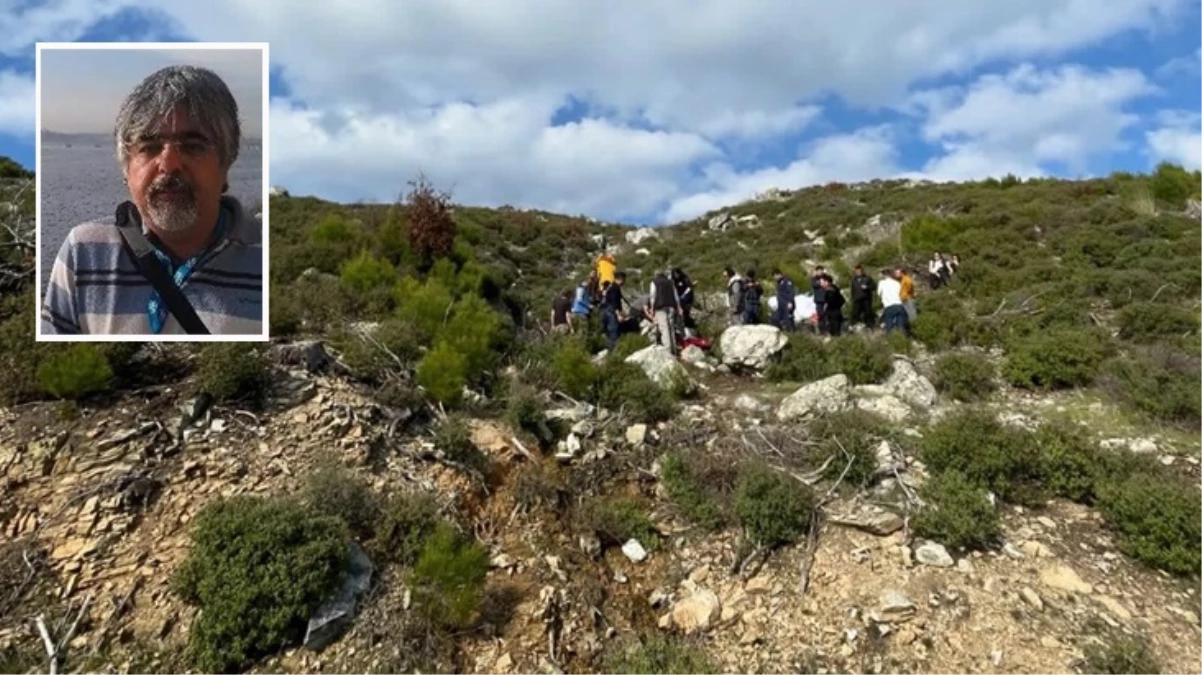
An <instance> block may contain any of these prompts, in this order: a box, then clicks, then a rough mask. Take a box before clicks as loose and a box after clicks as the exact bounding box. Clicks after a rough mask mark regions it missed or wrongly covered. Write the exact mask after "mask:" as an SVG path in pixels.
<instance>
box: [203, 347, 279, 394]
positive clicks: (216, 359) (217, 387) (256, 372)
mask: <svg viewBox="0 0 1202 675" xmlns="http://www.w3.org/2000/svg"><path fill="white" fill-rule="evenodd" d="M270 373H271V366H270V364H269V363H268V362H267V356H266V353H265V351H264V349H263V348H262V346H261V345H257V344H253V343H247V342H213V343H209V344H206V345H205V346H204V347H201V349H200V354H199V356H198V357H197V360H196V376H197V382H198V385H199V387H200V389H201V391H205V392H208V393H209V394H210V395H212V396H213V398H214V399H216V400H218V401H232V400H244V399H252V400H256V401H257V400H261V399H262V397H263V396H264V395H265V394H266V392H267V387H268V385H269V383H270Z"/></svg>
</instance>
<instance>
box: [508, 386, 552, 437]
mask: <svg viewBox="0 0 1202 675" xmlns="http://www.w3.org/2000/svg"><path fill="white" fill-rule="evenodd" d="M544 407H545V406H544V404H543V402H542V400H541V399H540V398H539V396H538V393H537V392H535V391H534V390H533V389H531V388H530V387H529V386H526V385H525V384H521V383H519V384H515V385H514V386H513V387H512V388H511V389H510V391H509V402H508V404H507V407H506V411H505V421H506V422H508V423H509V426H511V427H513V428H514V429H518V430H520V431H524V432H526V433H528V434H530V435H532V436H534V437H535V438H536V439H538V442H539V446H540V447H542V448H546V447H548V446H550V445H551V443H552V442H553V441H554V440H555V434H554V433H553V432H552V430H551V428H550V427H549V426H548V425H547V421H546V417H545V416H544V414H543V408H544Z"/></svg>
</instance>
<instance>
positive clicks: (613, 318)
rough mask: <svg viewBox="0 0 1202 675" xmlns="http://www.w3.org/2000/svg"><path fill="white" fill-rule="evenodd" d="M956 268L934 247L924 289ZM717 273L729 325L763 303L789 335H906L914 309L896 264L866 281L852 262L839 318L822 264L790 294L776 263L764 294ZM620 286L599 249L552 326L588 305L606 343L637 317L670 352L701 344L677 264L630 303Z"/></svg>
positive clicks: (620, 278)
mask: <svg viewBox="0 0 1202 675" xmlns="http://www.w3.org/2000/svg"><path fill="white" fill-rule="evenodd" d="M959 268H960V258H959V256H957V255H951V256H949V257H947V258H945V257H944V256H943V255H942V254H941V253H940V252H938V251H936V252H935V253H934V255H933V256H932V258H931V260H930V262H929V263H928V266H927V271H928V274H929V278H928V283H929V285H930V287H931V288H932V289H937V288H940V287H942V286H946V285H948V284H949V283H950V282H951V280H952V278H953V277H954V276H955V275H956V274H957V272H958V271H959ZM723 276H724V277H725V278H726V298H727V308H728V318H729V324H730V325H755V324H758V323H760V322H761V318H762V317H763V315H764V314H765V312H764V306H765V305H768V309H769V312H768V313H767V319H768V322H769V323H771V324H772V325H775V326H776V327H778V328H780V329H781V330H783V331H786V332H789V333H792V332H795V331H797V329H798V324H801V325H802V326H804V327H806V328H807V329H809V330H812V331H813V332H815V333H817V334H819V335H829V336H831V337H838V336H840V335H842V334H843V333H844V328H845V326H847V325H852V326H854V325H860V326H862V327H863V328H864V329H867V330H873V329H877V328H880V329H883V330H884V331H885V332H886V333H887V334H890V333H892V332H893V331H895V330H900V331H901V332H902V333H904V334H905V335H906V337H912V335H913V334H912V332H911V324H912V323H913V322H914V320H915V318H916V317H917V313H918V311H917V307H916V305H915V302H914V298H915V288H914V278H913V276H911V274H910V273H909V272H908V271H907V270H906V269H905V268H903V267H901V266H895V267H889V268H885V269H882V270H881V271H880V276H879V278H875V279H874V278H873V277H872V276H871V275H869V274H868V273H867V272H865V270H864V267H863V266H862V265H857V266H856V267H855V269H854V270H853V276H852V278H851V282H850V287H851V292H850V296H851V297H850V302H851V307H850V313H851V315H850V317H846V318H845V315H844V311H845V308H846V307H847V304H848V298H847V296H845V295H844V292H843V289H842V288H840V286H839V285H838V283H836V281H835V278H834V276H833V275H832V274H831V273H830V272H829V271H828V270H827V269H826V267H824V266H821V265H819V266H817V267H815V268H814V270H813V272H812V273H811V275H810V280H809V281H810V283H809V286H810V287H809V291H810V292H809V293H808V294H804V295H803V294H799V293H798V292H797V288H796V286H795V285H794V282H793V280H792V279H791V278H790V277H789V276H788V275H787V274H785V273H784V272H782V271H781V270H780V269H779V268H777V269H773V270H772V284H773V286H774V288H773V289H772V291H773V292H772V293H766V292H765V289H764V286H763V284H762V283H761V282H760V280H759V278H758V276H757V274H756V271H755V270H754V269H750V270H747V272H746V273H745V274H742V275H740V274H739V273H737V272H736V271H735V269H734V268H733V267H730V266H727V267H726V268H725V270H724V271H723ZM625 284H626V274H625V272H622V271H620V270H618V267H617V261H616V260H615V259H614V257H613V255H611V254H609V253H602V254H601V255H600V256H598V258H597V260H596V261H595V263H594V266H593V270H592V271H591V272H590V274H589V277H588V278H587V279H585V280H584V281H582V282H580V284H579V285H578V286H577V287H576V289H575V292H574V293H573V292H572V291H567V290H565V291H563V292H562V293H561V294H560V295H559V296H558V297H556V298H555V300H554V302H553V305H552V311H551V329H552V331H554V332H559V333H573V332H575V331H576V325H575V324H576V322H577V321H582V322H586V323H587V321H588V318H589V316H590V315H591V313H592V311H593V310H594V309H596V310H597V312H598V315H599V318H600V323H601V331H602V333H604V335H605V336H606V338H607V340H608V343H609V346H610V348H611V349H612V348H613V347H614V345H616V344H617V341H618V338H619V337H620V336H621V335H623V334H626V333H630V332H640V331H641V330H642V326H643V322H644V321H647V322H650V323H651V324H652V325H653V326H654V331H653V332H654V335H655V339H656V342H657V343H658V344H660V345H662V346H664V347H667V348H668V349H669V350H671V351H672V353H674V354H675V353H677V352H678V351H679V350H680V349H681V348H683V347H685V346H688V343H690V342H694V343H697V344H704V340H703V339H702V338H700V337H699V336H698V335H697V333H696V322H695V321H694V319H693V305H694V301H695V297H696V293H695V289H694V287H693V282H692V280H691V279H690V278H689V276H688V275H687V274H686V273H685V272H684V270H682V269H681V268H679V267H675V268H672V269H671V270H670V271H664V270H661V271H658V272H656V273H655V275H654V277H653V278H652V280H651V283H650V285H649V286H648V289H647V291H648V292H647V294H646V295H645V296H641V297H639V298H638V299H637V300H636V301H635V302H634V303H631V302H629V301H628V300H627V299H626V297H625V295H624V294H623V290H622V289H623V287H624V286H625ZM878 298H879V300H880V315H879V320H878V315H877V309H876V307H877V304H876V303H877V299H878Z"/></svg>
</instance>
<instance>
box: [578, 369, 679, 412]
mask: <svg viewBox="0 0 1202 675" xmlns="http://www.w3.org/2000/svg"><path fill="white" fill-rule="evenodd" d="M599 382H600V384H599V386H598V394H597V403H598V404H600V405H601V406H602V407H604V408H608V409H610V410H623V409H624V410H625V411H626V414H628V415H630V416H631V417H632V418H633V419H635V420H637V421H639V422H646V423H649V424H650V423H654V422H662V421H664V420H669V419H671V418H672V416H673V415H675V414H676V401H675V400H673V397H672V394H671V393H670V392H668V391H665V390H664V389H662V388H661V387H660V386H659V385H657V384H656V383H655V382H653V381H652V380H651V379H650V378H649V377H647V374H646V373H645V372H643V369H642V368H640V367H638V366H636V365H634V364H633V363H626V362H625V361H606V362H605V365H604V366H602V367H601V372H600V376H599Z"/></svg>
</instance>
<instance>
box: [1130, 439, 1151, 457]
mask: <svg viewBox="0 0 1202 675" xmlns="http://www.w3.org/2000/svg"><path fill="white" fill-rule="evenodd" d="M1127 449H1128V450H1130V451H1131V452H1134V453H1135V454H1137V455H1143V454H1150V453H1154V452H1156V450H1157V447H1156V441H1154V440H1152V439H1150V438H1132V439H1131V440H1129V441H1127Z"/></svg>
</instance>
